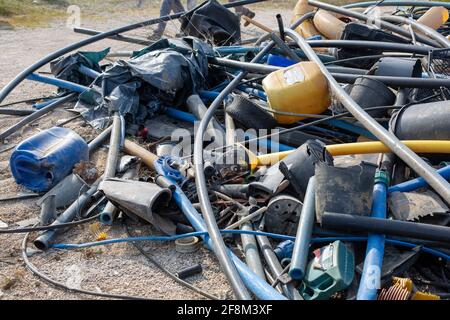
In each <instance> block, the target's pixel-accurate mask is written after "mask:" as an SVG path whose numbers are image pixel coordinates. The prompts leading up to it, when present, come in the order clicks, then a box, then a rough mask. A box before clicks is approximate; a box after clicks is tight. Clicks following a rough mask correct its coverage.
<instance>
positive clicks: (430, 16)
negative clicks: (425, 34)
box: [417, 7, 448, 30]
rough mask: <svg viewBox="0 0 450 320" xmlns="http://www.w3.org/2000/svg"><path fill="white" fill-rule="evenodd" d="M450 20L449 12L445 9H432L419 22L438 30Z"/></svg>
mask: <svg viewBox="0 0 450 320" xmlns="http://www.w3.org/2000/svg"><path fill="white" fill-rule="evenodd" d="M447 20H448V10H447V9H445V8H444V7H431V8H430V9H428V10H427V12H425V13H424V14H423V15H422V16H421V17H420V18H419V19H417V22H419V23H421V24H423V25H426V26H428V27H430V28H432V29H434V30H437V29H438V28H439V27H440V26H441V25H443V24H444V23H445V22H447Z"/></svg>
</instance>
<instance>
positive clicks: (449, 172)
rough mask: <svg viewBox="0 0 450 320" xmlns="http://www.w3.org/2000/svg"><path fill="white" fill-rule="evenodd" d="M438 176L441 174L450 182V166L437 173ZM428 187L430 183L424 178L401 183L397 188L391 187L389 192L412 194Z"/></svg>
mask: <svg viewBox="0 0 450 320" xmlns="http://www.w3.org/2000/svg"><path fill="white" fill-rule="evenodd" d="M436 172H437V173H438V174H440V175H441V176H442V177H443V178H444V179H446V180H449V179H450V166H446V167H444V168H441V169H439V170H437V171H436ZM424 187H428V183H427V182H426V181H425V180H424V179H423V178H416V179H413V180H409V181H406V182H402V183H399V184H397V185H395V186H392V187H389V189H388V192H389V193H392V192H395V191H400V192H410V191H414V190H417V189H419V188H424Z"/></svg>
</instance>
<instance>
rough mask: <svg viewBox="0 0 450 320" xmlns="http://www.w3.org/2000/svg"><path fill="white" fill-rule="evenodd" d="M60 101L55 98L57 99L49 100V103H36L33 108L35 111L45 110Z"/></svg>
mask: <svg viewBox="0 0 450 320" xmlns="http://www.w3.org/2000/svg"><path fill="white" fill-rule="evenodd" d="M58 99H59V98H55V99H50V100H47V101H44V102H41V103H35V104H33V108H35V109H37V110H40V109H42V108H45V107H46V106H48V105H49V104H51V103H53V102H55V101H57V100H58Z"/></svg>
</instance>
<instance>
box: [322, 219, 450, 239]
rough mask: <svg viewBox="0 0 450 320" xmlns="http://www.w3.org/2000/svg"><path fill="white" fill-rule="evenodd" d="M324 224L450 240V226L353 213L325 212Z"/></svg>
mask: <svg viewBox="0 0 450 320" xmlns="http://www.w3.org/2000/svg"><path fill="white" fill-rule="evenodd" d="M322 226H323V227H324V228H330V229H339V230H346V231H350V232H354V231H363V232H368V233H377V234H385V235H392V236H401V237H411V238H417V239H423V240H434V241H442V242H450V227H444V226H437V225H432V224H425V223H418V222H407V221H398V220H387V219H377V218H369V217H362V216H356V215H351V214H342V213H333V212H325V214H324V215H323V217H322Z"/></svg>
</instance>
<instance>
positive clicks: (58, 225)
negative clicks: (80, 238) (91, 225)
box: [0, 214, 100, 234]
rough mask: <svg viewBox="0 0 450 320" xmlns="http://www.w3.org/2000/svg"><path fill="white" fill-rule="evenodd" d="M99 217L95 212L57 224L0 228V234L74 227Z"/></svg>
mask: <svg viewBox="0 0 450 320" xmlns="http://www.w3.org/2000/svg"><path fill="white" fill-rule="evenodd" d="M99 217H100V214H97V215H95V216H92V217H89V218H86V219H83V220H77V221H72V222H67V223H61V224H57V225H53V226H52V225H49V226H40V227H30V228H17V229H0V234H5V233H6V234H11V233H28V232H36V231H46V230H55V229H64V228H68V227H75V226H79V225H81V224H84V223H87V222H91V221H94V220H96V219H98V218H99Z"/></svg>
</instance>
